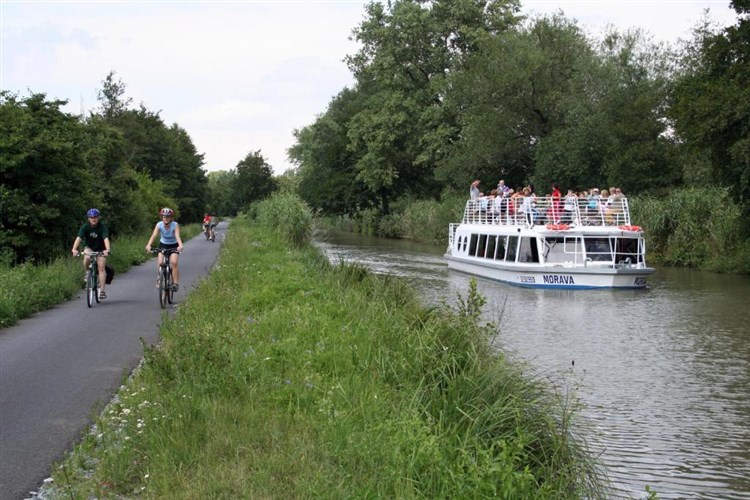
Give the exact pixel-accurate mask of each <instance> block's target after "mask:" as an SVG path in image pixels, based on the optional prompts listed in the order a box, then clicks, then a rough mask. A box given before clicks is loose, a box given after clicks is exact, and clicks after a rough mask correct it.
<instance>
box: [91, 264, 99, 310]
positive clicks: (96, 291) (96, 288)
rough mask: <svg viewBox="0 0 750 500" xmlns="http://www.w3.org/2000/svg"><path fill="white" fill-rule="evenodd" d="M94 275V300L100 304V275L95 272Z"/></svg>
mask: <svg viewBox="0 0 750 500" xmlns="http://www.w3.org/2000/svg"><path fill="white" fill-rule="evenodd" d="M92 274H93V275H94V279H93V280H92V281H93V282H94V299H95V300H96V303H97V304H98V303H99V273H98V272H96V271H94V272H93V273H92Z"/></svg>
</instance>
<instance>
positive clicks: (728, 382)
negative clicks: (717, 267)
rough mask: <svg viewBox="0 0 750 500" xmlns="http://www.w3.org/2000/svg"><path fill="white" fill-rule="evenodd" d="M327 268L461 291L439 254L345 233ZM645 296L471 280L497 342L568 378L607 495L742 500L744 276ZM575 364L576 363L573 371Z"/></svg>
mask: <svg viewBox="0 0 750 500" xmlns="http://www.w3.org/2000/svg"><path fill="white" fill-rule="evenodd" d="M319 245H320V247H321V248H322V249H323V250H324V251H325V252H326V254H327V255H328V256H329V257H330V258H331V259H332V260H334V261H337V260H339V259H346V260H349V261H355V262H360V263H362V264H365V265H367V266H368V267H369V268H371V269H372V270H373V271H374V272H376V273H390V274H394V275H397V276H402V277H403V278H404V279H406V280H407V281H408V282H409V283H411V284H412V285H413V286H414V287H415V288H416V289H418V290H419V292H420V294H421V296H422V297H423V298H424V300H425V302H426V303H429V304H436V303H439V302H440V301H442V300H446V301H448V302H452V301H455V298H456V296H457V295H458V294H459V293H460V294H462V295H465V293H466V290H467V289H468V283H469V279H470V276H468V275H465V274H462V273H458V272H455V271H449V270H448V268H447V266H446V264H445V261H444V260H443V258H442V254H443V252H444V249H443V248H440V247H436V246H431V245H419V244H414V243H410V242H404V241H393V240H384V239H379V238H368V237H362V236H359V235H352V234H349V233H337V234H333V235H330V236H329V237H327V239H326V241H325V242H320V243H319ZM649 281H650V287H649V289H646V290H617V291H602V290H592V291H585V290H576V291H572V290H536V289H525V288H517V287H512V286H508V285H503V284H500V283H496V282H493V281H489V280H483V279H478V280H477V283H478V288H479V290H480V292H481V293H482V294H483V295H484V296H485V297H486V298H487V300H488V305H487V306H486V311H487V315H488V317H487V319H488V320H491V321H495V322H496V323H498V324H500V325H501V331H500V335H499V336H498V340H497V341H498V342H499V343H500V344H501V345H502V347H503V348H504V349H506V350H508V351H509V352H512V353H514V354H515V355H517V356H519V357H520V358H522V359H525V360H527V361H529V362H530V363H531V365H532V366H533V367H535V369H536V370H538V371H539V372H540V373H545V374H550V375H552V376H553V377H558V379H559V380H562V379H566V380H569V379H573V380H575V381H576V382H577V385H578V386H579V387H578V395H579V397H580V398H581V399H582V400H583V401H584V402H585V404H586V407H587V408H586V410H585V412H584V415H585V417H586V418H587V419H588V420H589V421H590V422H592V423H593V424H594V425H593V427H594V431H595V435H594V436H593V437H592V441H593V445H594V446H595V447H596V448H597V449H599V450H600V451H601V458H602V462H603V463H604V464H605V466H606V468H607V471H608V474H609V475H610V477H611V479H612V481H613V483H614V487H615V488H616V494H617V495H618V496H621V497H635V498H643V497H645V487H646V485H649V486H650V487H651V488H652V489H655V490H656V491H657V492H658V494H659V496H660V498H722V499H724V498H738V499H739V498H745V499H747V498H750V425H748V423H749V422H750V394H749V393H748V388H750V327H749V326H748V325H750V300H748V298H750V278H748V277H737V276H724V275H716V274H711V273H701V272H695V271H688V270H680V269H659V270H658V271H657V273H656V274H655V275H654V276H653V277H651V278H650V280H649ZM573 362H574V364H573Z"/></svg>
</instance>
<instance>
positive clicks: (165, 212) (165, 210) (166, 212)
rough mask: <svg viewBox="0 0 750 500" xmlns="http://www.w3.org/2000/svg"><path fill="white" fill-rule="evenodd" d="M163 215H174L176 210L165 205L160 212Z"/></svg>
mask: <svg viewBox="0 0 750 500" xmlns="http://www.w3.org/2000/svg"><path fill="white" fill-rule="evenodd" d="M159 213H160V214H161V216H162V217H172V216H173V215H174V210H172V209H171V208H167V207H164V208H162V209H161V212H159Z"/></svg>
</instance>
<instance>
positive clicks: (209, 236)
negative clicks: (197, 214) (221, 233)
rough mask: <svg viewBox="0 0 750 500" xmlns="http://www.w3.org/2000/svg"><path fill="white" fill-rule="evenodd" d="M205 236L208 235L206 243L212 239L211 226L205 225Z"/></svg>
mask: <svg viewBox="0 0 750 500" xmlns="http://www.w3.org/2000/svg"><path fill="white" fill-rule="evenodd" d="M203 234H205V235H206V241H208V240H210V239H211V230H210V226H209V224H203Z"/></svg>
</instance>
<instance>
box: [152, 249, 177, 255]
mask: <svg viewBox="0 0 750 500" xmlns="http://www.w3.org/2000/svg"><path fill="white" fill-rule="evenodd" d="M151 253H152V254H154V255H156V254H157V253H163V254H164V255H170V254H173V253H177V254H179V253H180V252H178V251H177V249H176V248H152V249H151Z"/></svg>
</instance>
